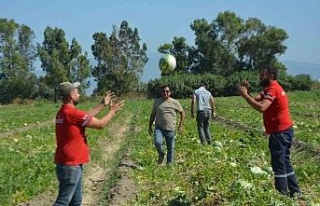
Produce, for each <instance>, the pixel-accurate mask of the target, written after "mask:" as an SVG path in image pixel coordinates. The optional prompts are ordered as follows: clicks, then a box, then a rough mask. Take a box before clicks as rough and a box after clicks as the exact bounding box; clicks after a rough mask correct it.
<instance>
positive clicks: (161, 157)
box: [158, 154, 164, 165]
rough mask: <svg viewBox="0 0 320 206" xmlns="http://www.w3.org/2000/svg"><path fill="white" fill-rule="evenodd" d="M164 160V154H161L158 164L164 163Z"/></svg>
mask: <svg viewBox="0 0 320 206" xmlns="http://www.w3.org/2000/svg"><path fill="white" fill-rule="evenodd" d="M163 160H164V154H159V157H158V164H159V165H160V164H162V162H163Z"/></svg>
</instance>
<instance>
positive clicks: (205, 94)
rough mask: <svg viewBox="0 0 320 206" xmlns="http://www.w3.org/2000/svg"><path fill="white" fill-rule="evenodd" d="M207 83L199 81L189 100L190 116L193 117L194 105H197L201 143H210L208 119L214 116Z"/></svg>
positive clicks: (212, 100) (213, 107) (213, 104)
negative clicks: (198, 85)
mask: <svg viewBox="0 0 320 206" xmlns="http://www.w3.org/2000/svg"><path fill="white" fill-rule="evenodd" d="M206 87H207V84H206V83H205V82H204V81H201V83H200V87H199V88H198V89H196V90H195V91H194V92H193V96H192V100H191V117H192V118H193V117H194V105H195V104H196V105H197V129H198V134H199V138H200V141H201V144H206V143H207V144H211V134H210V130H209V125H210V119H211V118H212V117H215V116H216V113H215V110H216V109H215V102H214V98H213V96H212V94H211V92H210V91H208V90H207V89H206Z"/></svg>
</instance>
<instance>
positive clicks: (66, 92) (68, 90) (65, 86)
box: [59, 82, 80, 105]
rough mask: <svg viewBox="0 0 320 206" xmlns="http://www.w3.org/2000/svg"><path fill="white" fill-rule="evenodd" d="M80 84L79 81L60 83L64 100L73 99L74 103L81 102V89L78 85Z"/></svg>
mask: <svg viewBox="0 0 320 206" xmlns="http://www.w3.org/2000/svg"><path fill="white" fill-rule="evenodd" d="M79 86H80V83H79V82H75V83H70V82H62V83H60V85H59V94H60V96H61V97H62V99H63V101H72V102H73V104H74V105H76V104H78V102H79V97H80V94H79V91H78V87H79Z"/></svg>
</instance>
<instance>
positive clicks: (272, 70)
mask: <svg viewBox="0 0 320 206" xmlns="http://www.w3.org/2000/svg"><path fill="white" fill-rule="evenodd" d="M262 69H263V70H267V72H268V73H269V74H272V75H273V79H274V80H276V79H277V78H278V69H277V68H275V67H267V66H265V67H263V68H262Z"/></svg>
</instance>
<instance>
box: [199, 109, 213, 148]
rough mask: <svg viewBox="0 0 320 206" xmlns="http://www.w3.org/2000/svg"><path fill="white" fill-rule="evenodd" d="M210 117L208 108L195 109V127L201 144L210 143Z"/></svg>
mask: <svg viewBox="0 0 320 206" xmlns="http://www.w3.org/2000/svg"><path fill="white" fill-rule="evenodd" d="M210 119H211V110H210V109H205V110H201V111H197V128H198V134H199V138H200V141H201V144H205V143H207V144H211V134H210V130H209V125H210Z"/></svg>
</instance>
